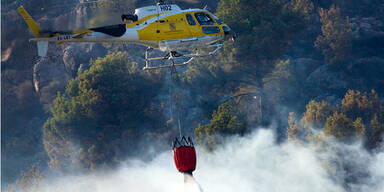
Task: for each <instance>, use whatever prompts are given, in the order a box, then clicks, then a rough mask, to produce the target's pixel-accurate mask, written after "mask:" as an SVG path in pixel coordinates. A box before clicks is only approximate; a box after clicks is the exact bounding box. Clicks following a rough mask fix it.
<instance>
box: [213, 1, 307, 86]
mask: <svg viewBox="0 0 384 192" xmlns="http://www.w3.org/2000/svg"><path fill="white" fill-rule="evenodd" d="M312 9H313V5H312V3H311V2H310V1H308V0H294V1H290V2H289V3H286V2H283V1H279V0H255V1H246V0H221V1H220V3H219V5H218V8H217V13H216V14H217V16H218V17H219V18H221V19H222V20H223V21H224V22H225V23H226V24H228V25H229V26H230V27H231V28H232V29H233V30H234V31H235V32H236V33H237V34H238V38H237V43H235V44H231V43H226V44H225V45H224V51H223V52H222V53H221V54H220V57H222V59H221V61H222V62H224V63H231V64H232V65H235V66H233V67H234V69H236V70H239V71H240V72H242V76H244V75H249V76H250V77H251V78H253V79H256V80H257V81H261V79H262V77H263V76H264V75H265V74H267V73H268V72H270V70H271V69H273V67H274V65H273V64H274V60H275V59H277V58H279V57H280V56H281V55H282V54H283V53H284V52H285V50H286V49H287V47H288V46H289V43H290V39H291V37H292V35H294V34H296V33H298V32H300V31H301V30H302V29H304V27H305V26H306V23H307V22H308V21H309V13H310V12H311V11H312ZM259 83H261V82H259Z"/></svg>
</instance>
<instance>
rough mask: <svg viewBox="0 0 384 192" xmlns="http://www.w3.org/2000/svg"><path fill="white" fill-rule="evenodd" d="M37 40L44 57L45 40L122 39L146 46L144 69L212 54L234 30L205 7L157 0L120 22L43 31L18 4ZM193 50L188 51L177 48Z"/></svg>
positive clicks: (60, 41)
mask: <svg viewBox="0 0 384 192" xmlns="http://www.w3.org/2000/svg"><path fill="white" fill-rule="evenodd" d="M18 11H19V13H20V15H21V16H22V17H23V18H24V20H25V22H26V23H27V25H28V27H29V28H30V30H31V31H32V33H33V35H34V36H35V38H32V39H30V41H35V42H37V48H38V55H39V56H41V57H45V56H46V55H47V51H48V43H49V42H55V43H57V44H62V43H66V42H123V43H134V44H140V45H144V46H147V47H148V48H147V50H146V53H145V67H144V69H153V68H163V67H170V66H178V65H186V64H188V63H189V62H191V61H192V60H193V59H194V58H196V57H203V56H209V55H213V54H215V53H216V52H217V51H218V50H219V49H220V48H221V47H222V44H220V41H221V40H224V39H228V38H232V40H234V38H235V33H234V32H233V31H232V30H231V29H230V28H229V27H228V25H226V24H224V23H223V22H222V21H221V20H219V19H218V18H217V17H216V16H215V15H213V14H212V13H210V12H209V11H207V10H206V9H186V10H182V9H181V8H180V7H179V6H177V5H175V4H166V3H164V2H163V1H158V2H157V3H156V4H155V5H152V6H145V7H141V8H137V9H135V13H134V14H127V15H125V14H123V15H122V16H121V18H122V20H123V23H122V24H117V25H110V26H104V27H97V28H90V29H82V30H73V31H68V32H55V31H43V30H41V28H40V26H39V25H38V24H37V23H36V22H35V21H34V20H33V19H32V17H31V16H30V15H29V14H28V13H27V11H26V10H25V9H24V8H23V7H22V6H21V7H19V8H18ZM203 47H211V48H212V51H211V52H209V53H208V54H199V52H198V50H197V49H198V48H203ZM153 48H154V49H159V50H161V51H163V52H167V55H166V56H164V57H152V58H149V57H148V55H149V51H150V50H151V49H153ZM185 50H196V52H195V53H192V51H191V52H190V53H188V54H180V53H179V51H185ZM175 58H189V60H188V61H185V62H183V63H180V64H174V62H173V60H174V59H175ZM165 59H169V60H171V61H172V65H160V66H150V65H149V61H153V60H165Z"/></svg>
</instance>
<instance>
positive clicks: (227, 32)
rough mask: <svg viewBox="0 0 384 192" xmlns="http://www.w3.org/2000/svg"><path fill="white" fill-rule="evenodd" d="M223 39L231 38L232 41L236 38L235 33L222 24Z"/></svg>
mask: <svg viewBox="0 0 384 192" xmlns="http://www.w3.org/2000/svg"><path fill="white" fill-rule="evenodd" d="M223 31H224V38H225V40H227V39H231V40H232V41H233V42H234V41H235V39H236V33H235V32H234V31H233V30H232V29H230V28H229V27H227V26H223Z"/></svg>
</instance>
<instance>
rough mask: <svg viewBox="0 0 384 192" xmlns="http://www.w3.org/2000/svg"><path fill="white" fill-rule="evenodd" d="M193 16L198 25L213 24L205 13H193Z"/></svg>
mask: <svg viewBox="0 0 384 192" xmlns="http://www.w3.org/2000/svg"><path fill="white" fill-rule="evenodd" d="M195 17H196V19H197V22H199V23H200V25H215V22H214V21H213V19H212V18H211V16H209V15H208V14H207V13H204V12H202V13H195Z"/></svg>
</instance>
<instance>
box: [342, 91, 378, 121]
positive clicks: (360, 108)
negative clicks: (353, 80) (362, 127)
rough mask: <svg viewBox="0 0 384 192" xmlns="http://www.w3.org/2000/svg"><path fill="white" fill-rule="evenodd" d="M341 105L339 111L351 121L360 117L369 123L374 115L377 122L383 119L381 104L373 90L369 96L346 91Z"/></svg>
mask: <svg viewBox="0 0 384 192" xmlns="http://www.w3.org/2000/svg"><path fill="white" fill-rule="evenodd" d="M341 103H342V106H341V111H342V112H343V113H344V114H345V115H347V117H349V118H351V119H356V118H358V117H361V118H362V119H363V121H364V122H365V123H369V121H370V120H371V119H373V118H374V116H375V115H376V116H377V118H378V119H379V120H381V119H382V118H383V109H382V103H381V102H380V99H379V96H378V95H377V93H376V92H375V91H374V90H372V91H371V92H370V93H369V94H367V93H361V92H360V91H354V90H348V92H347V93H346V94H345V96H344V98H343V100H342V102H341Z"/></svg>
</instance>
